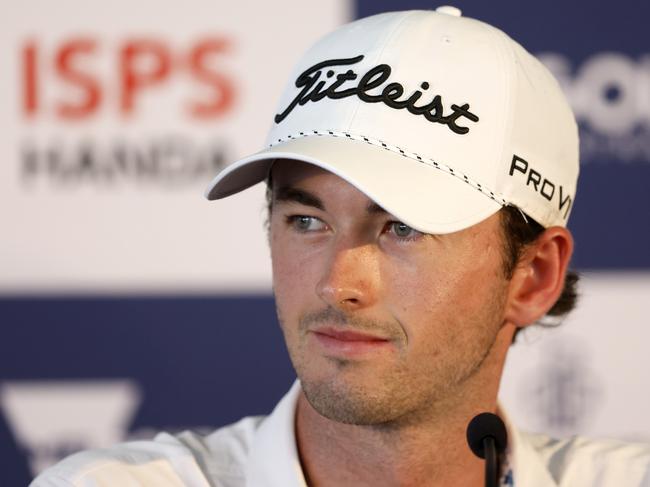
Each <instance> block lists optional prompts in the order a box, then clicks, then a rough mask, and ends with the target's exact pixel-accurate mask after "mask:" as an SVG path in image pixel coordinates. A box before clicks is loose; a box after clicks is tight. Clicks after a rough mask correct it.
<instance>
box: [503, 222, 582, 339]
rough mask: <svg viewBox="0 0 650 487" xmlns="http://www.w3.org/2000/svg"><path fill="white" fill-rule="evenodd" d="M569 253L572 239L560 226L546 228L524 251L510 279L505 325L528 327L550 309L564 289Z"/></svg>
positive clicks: (571, 251)
mask: <svg viewBox="0 0 650 487" xmlns="http://www.w3.org/2000/svg"><path fill="white" fill-rule="evenodd" d="M572 253H573V237H572V236H571V233H570V232H569V231H568V230H567V229H566V228H563V227H551V228H548V229H546V230H545V231H544V233H542V234H541V235H540V236H539V237H538V238H537V240H536V241H535V242H533V243H532V244H530V245H529V246H528V247H527V248H526V249H525V251H524V253H523V255H522V256H521V258H520V259H519V262H518V264H517V266H516V268H515V271H514V273H513V276H512V279H511V280H510V286H509V291H508V303H507V305H506V313H505V320H506V321H507V322H510V323H513V324H514V325H516V326H517V327H523V326H526V325H530V324H532V323H534V322H536V321H537V320H539V319H540V318H542V317H543V316H544V315H545V314H546V313H547V312H548V310H550V309H551V308H552V307H553V305H554V304H555V302H556V301H557V299H558V298H559V297H560V294H561V293H562V289H563V288H564V276H565V275H566V270H567V267H568V265H569V260H570V259H571V254H572Z"/></svg>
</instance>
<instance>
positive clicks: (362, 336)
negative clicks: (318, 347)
mask: <svg viewBox="0 0 650 487" xmlns="http://www.w3.org/2000/svg"><path fill="white" fill-rule="evenodd" d="M314 333H316V334H317V335H324V336H326V337H329V338H333V339H335V340H340V341H343V342H386V341H388V340H386V339H385V338H381V337H378V336H374V335H369V334H366V333H362V332H358V331H350V330H335V329H330V328H324V329H320V330H317V331H315V332H314Z"/></svg>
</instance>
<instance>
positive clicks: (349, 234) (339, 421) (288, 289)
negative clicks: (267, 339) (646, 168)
mask: <svg viewBox="0 0 650 487" xmlns="http://www.w3.org/2000/svg"><path fill="white" fill-rule="evenodd" d="M268 142H269V147H268V148H267V149H265V150H264V151H262V152H260V153H257V154H255V155H252V156H250V157H248V158H245V159H243V160H241V161H239V162H237V163H235V164H233V165H231V166H230V167H228V168H227V169H226V170H225V171H223V172H222V173H221V174H220V175H218V176H217V177H216V179H215V180H214V181H213V182H212V184H211V186H210V188H209V190H208V193H207V195H208V198H210V199H216V198H222V197H225V196H228V195H230V194H233V193H236V192H238V191H241V190H243V189H245V188H248V187H250V186H252V185H254V184H256V183H259V182H262V181H266V182H267V184H268V188H269V190H268V196H269V212H270V218H269V242H270V246H271V256H272V261H273V278H274V280H273V282H274V292H275V297H276V302H277V311H278V317H279V321H280V323H281V326H282V331H283V333H284V336H285V340H286V343H287V347H288V350H289V354H290V356H291V360H292V362H293V364H294V367H295V369H296V372H297V375H298V379H299V381H298V382H296V384H294V386H293V388H292V389H291V391H290V392H289V393H288V394H287V396H285V398H284V399H283V400H282V401H281V402H280V403H279V404H278V406H277V407H276V409H275V410H274V411H273V413H272V414H271V415H270V416H269V417H267V418H245V419H243V420H241V421H240V422H239V423H237V424H235V425H232V426H228V427H225V428H222V429H219V430H217V431H216V432H214V433H213V434H211V435H209V436H207V437H200V436H197V435H194V434H191V433H185V434H181V435H179V436H178V437H172V436H170V435H166V434H161V435H159V436H158V437H157V438H156V439H155V440H154V441H152V442H139V443H131V444H125V445H120V446H118V447H115V448H113V449H109V450H103V451H100V452H85V453H81V454H77V455H75V456H73V457H71V458H69V459H67V460H65V461H64V462H62V463H61V464H59V465H58V466H56V467H54V468H52V469H50V470H49V471H48V472H46V473H45V474H43V475H42V476H41V477H39V478H38V479H37V480H36V481H35V482H34V484H33V485H34V486H35V487H45V486H63V485H66V486H70V485H74V486H95V485H116V486H122V487H128V486H136V485H137V486H140V485H151V486H159V487H164V486H172V485H173V486H178V485H188V486H206V487H207V486H213V487H214V486H244V485H246V486H255V487H257V486H277V487H290V486H301V485H302V486H304V485H311V486H382V485H386V486H397V485H399V486H411V485H413V486H443V485H444V486H448V485H453V486H477V485H483V483H484V462H483V460H480V459H479V458H477V457H476V456H475V455H474V454H473V453H472V452H471V451H470V449H469V447H468V445H467V440H466V429H467V425H468V423H469V422H470V420H471V419H472V418H473V417H474V416H476V415H477V414H479V413H481V412H496V413H498V414H500V415H503V412H502V411H499V409H498V407H497V392H498V388H499V381H500V378H501V374H502V369H503V364H504V361H505V357H506V354H507V351H508V349H509V346H510V344H511V343H512V341H513V338H514V336H515V333H516V332H517V330H518V329H520V328H522V327H525V326H528V325H530V324H531V323H534V322H536V321H537V320H539V319H540V318H542V317H543V316H544V315H546V314H547V313H548V312H551V313H558V312H560V313H561V312H563V311H566V310H567V309H569V308H570V307H571V306H572V302H571V299H572V289H571V286H572V284H573V283H574V282H573V280H570V282H569V284H568V285H567V283H566V279H565V276H566V272H567V265H568V262H569V259H570V257H571V252H572V249H573V242H572V238H571V235H570V233H569V232H568V230H567V229H566V222H567V219H568V217H569V213H570V210H571V207H572V205H573V201H574V197H575V190H576V180H577V175H578V139H577V128H576V124H575V120H574V118H573V115H572V113H571V110H570V109H569V106H568V105H567V103H566V100H565V99H564V97H563V96H562V94H561V92H560V89H559V87H558V85H557V83H556V81H555V80H554V79H553V78H552V76H551V75H550V74H549V72H548V71H547V70H546V69H545V68H544V67H543V66H542V65H541V64H540V63H539V62H538V61H537V60H536V59H535V58H533V57H532V56H531V55H530V54H529V53H527V52H526V51H525V50H524V49H523V48H522V47H521V46H519V45H518V44H516V43H515V42H514V41H512V40H511V39H510V38H508V37H507V36H506V35H505V34H503V33H502V32H500V31H499V30H497V29H495V28H493V27H491V26H488V25H486V24H484V23H481V22H478V21H476V20H472V19H468V18H463V17H462V16H461V15H460V12H459V11H458V10H457V9H454V8H451V7H443V8H440V9H438V10H437V11H436V12H428V11H426V12H425V11H411V12H398V13H389V14H383V15H378V16H374V17H369V18H366V19H362V20H360V21H357V22H354V23H352V24H349V25H346V26H344V27H342V28H341V29H339V30H337V31H336V32H334V33H332V34H330V35H329V36H327V37H325V38H324V39H323V40H321V41H320V42H319V43H317V44H316V45H315V46H314V47H313V48H312V49H311V50H310V51H308V52H307V54H306V55H305V56H304V58H303V59H302V60H301V61H300V63H299V64H298V66H297V68H296V71H295V73H294V74H293V75H292V77H291V81H290V84H289V86H288V88H287V90H286V91H285V94H284V96H283V98H282V100H281V102H280V106H279V109H278V112H277V115H276V116H275V120H274V125H273V128H272V130H271V133H270V135H269V141H268ZM507 427H508V446H507V448H506V449H505V451H504V452H502V453H501V455H500V463H501V475H500V483H501V485H516V486H524V487H532V486H556V485H563V486H569V485H570V486H572V487H575V486H592V485H612V486H619V485H625V486H632V485H650V448H648V447H646V446H643V445H626V444H620V443H617V442H607V441H598V442H596V441H587V440H583V439H574V440H570V441H554V440H551V439H549V438H546V437H544V436H535V435H526V434H523V433H520V432H518V431H517V430H516V428H514V426H513V425H511V424H508V425H507Z"/></svg>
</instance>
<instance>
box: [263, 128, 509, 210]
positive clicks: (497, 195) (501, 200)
mask: <svg viewBox="0 0 650 487" xmlns="http://www.w3.org/2000/svg"><path fill="white" fill-rule="evenodd" d="M310 132H311V133H308V134H305V133H304V132H299V135H297V136H296V135H287V136H286V138H285V139H284V140H283V139H281V138H279V139H278V141H277V142H276V143H271V144H269V147H273V146H274V145H276V144H280V143H282V142H286V141H287V140H289V139H296V138H300V137H309V136H310V135H317V136H323V135H325V136H327V135H330V136H332V137H346V138H348V139H353V140H358V141H359V142H365V143H367V144H370V145H374V146H376V147H380V148H382V149H386V150H388V151H391V152H394V153H395V154H398V155H401V156H404V157H408V158H409V159H412V160H414V161H416V162H420V163H422V164H426V165H427V166H429V167H434V168H436V169H439V170H441V171H444V172H446V173H448V174H449V175H451V176H453V177H455V178H456V179H458V180H460V181H462V182H464V183H466V184H468V185H470V186H471V187H472V188H474V189H475V190H477V191H480V192H481V193H483V194H484V195H485V196H487V197H488V198H490V199H491V200H493V201H495V202H496V203H498V204H500V205H501V206H505V205H507V204H508V201H507V200H506V199H505V198H504V197H503V196H502V195H501V194H500V193H495V192H494V191H491V190H489V189H488V188H486V187H485V186H484V185H481V184H480V183H478V182H476V181H474V180H473V179H472V178H470V177H469V176H467V175H466V174H463V173H462V172H460V171H458V170H457V169H453V168H451V167H449V166H447V165H446V164H442V163H440V162H437V161H434V160H433V159H430V158H428V157H422V156H420V155H419V154H416V153H415V152H408V151H406V150H404V149H402V148H400V147H398V146H396V145H392V144H387V143H386V142H383V141H381V140H379V139H373V138H370V137H367V136H365V135H355V134H351V133H349V132H338V131H334V130H324V131H320V130H311V131H310Z"/></svg>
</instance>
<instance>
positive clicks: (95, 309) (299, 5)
mask: <svg viewBox="0 0 650 487" xmlns="http://www.w3.org/2000/svg"><path fill="white" fill-rule="evenodd" d="M455 5H456V6H457V7H459V8H461V9H462V10H463V13H464V15H467V16H469V17H475V18H478V19H481V20H485V21H487V22H489V23H491V24H493V25H496V26H497V27H500V28H502V29H503V30H505V31H506V32H508V33H509V34H510V35H511V36H512V37H513V38H515V39H516V40H518V41H519V42H521V43H522V44H523V45H524V46H526V48H527V49H529V50H530V51H531V52H533V53H534V54H536V55H538V56H539V57H540V59H541V60H542V61H543V62H544V63H545V64H546V65H547V66H548V67H549V68H550V69H551V70H552V71H553V72H554V73H555V75H556V76H557V77H558V78H559V80H560V82H561V85H562V87H563V89H564V90H565V92H566V94H567V96H568V98H569V101H570V103H571V104H572V106H573V108H574V110H575V113H576V115H577V117H578V121H579V124H580V135H581V181H580V184H579V187H578V193H577V199H576V203H575V208H574V210H573V213H572V217H571V218H572V221H571V223H570V228H571V230H572V231H573V233H574V236H575V240H576V253H575V256H574V260H573V267H574V268H576V269H577V270H578V271H580V272H581V273H582V274H583V275H582V282H581V287H580V294H581V296H580V299H581V302H580V304H579V308H578V309H577V310H576V312H575V313H573V314H572V315H571V316H570V317H568V318H567V319H566V320H565V321H564V322H563V323H561V324H559V326H557V327H552V328H551V327H549V328H543V327H535V328H532V329H530V330H527V331H526V332H525V333H523V334H522V335H521V336H520V337H519V338H518V340H517V343H516V344H515V345H513V347H512V350H511V353H510V355H509V357H508V361H507V364H506V371H505V375H504V379H503V384H502V389H501V402H502V403H503V405H504V407H505V409H506V410H507V411H508V412H509V414H510V416H511V417H512V418H513V420H514V421H515V423H516V424H518V425H519V426H521V427H522V428H524V429H528V430H533V431H545V432H549V433H551V434H554V435H558V436H567V435H572V434H586V435H591V436H608V437H616V438H622V439H635V440H645V441H648V440H650V425H648V422H647V421H646V420H645V411H647V410H648V409H649V408H650V394H649V393H648V392H646V389H647V380H646V379H645V377H644V372H645V371H646V370H649V369H650V359H649V358H648V357H649V356H650V355H649V354H648V352H647V344H648V343H650V329H648V326H647V316H646V315H647V311H646V308H645V300H647V299H648V297H649V296H650V253H649V252H648V249H649V248H650V225H649V224H648V223H650V222H649V216H648V215H649V214H650V192H649V191H647V189H646V186H647V182H648V181H649V180H650V38H649V37H648V35H647V26H646V23H647V19H648V18H650V3H648V2H641V1H639V0H621V2H619V3H618V4H617V6H616V8H613V7H612V5H611V3H606V2H600V1H599V2H590V1H587V0H580V1H576V2H570V3H562V4H561V5H560V4H557V5H556V4H554V3H553V2H538V3H527V4H526V5H525V6H524V5H522V3H521V2H516V1H515V0H502V1H499V2H481V1H479V0H459V1H458V2H457V3H456V4H455ZM437 6H438V5H435V4H431V2H429V1H424V0H422V1H416V0H408V1H400V2H398V1H397V0H385V1H381V0H372V1H370V0H356V1H353V0H336V1H329V2H301V1H299V0H279V1H276V2H257V1H253V0H243V1H239V2H230V1H226V0H219V1H216V2H215V1H208V0H188V1H186V2H180V1H179V0H157V1H153V0H138V1H137V2H132V1H130V2H128V1H126V0H115V1H113V2H105V3H97V2H84V1H81V0H63V1H59V2H53V3H47V2H40V1H37V0H25V1H23V2H20V3H16V4H15V5H9V4H8V3H7V2H5V4H3V5H2V6H0V13H1V14H2V15H0V27H1V29H0V39H1V40H2V42H0V52H1V53H2V55H1V56H0V70H1V72H2V73H4V76H2V77H0V102H1V104H2V106H3V107H5V110H3V111H2V112H0V123H1V125H2V127H3V131H2V135H1V136H0V156H1V159H0V160H2V163H1V164H0V194H1V195H2V196H0V198H2V205H0V218H1V220H0V221H1V222H2V225H3V232H2V238H1V239H0V269H1V271H0V317H1V320H2V330H3V339H2V340H0V458H2V467H3V468H1V469H0V485H2V486H5V485H6V486H12V487H13V486H23V485H26V484H27V483H28V482H29V480H30V479H31V478H32V477H33V476H34V475H35V474H36V473H38V472H39V471H41V470H42V469H43V468H45V467H46V466H48V465H50V464H52V463H54V462H56V461H57V460H58V459H60V458H62V457H63V456H65V455H68V454H70V453H72V452H74V451H78V450H79V449H83V448H93V447H101V446H105V445H108V444H112V443H115V442H118V441H123V440H126V439H135V438H151V437H152V435H153V434H154V432H155V431H159V430H161V429H162V430H166V431H170V432H178V431H180V430H183V429H195V430H205V431H208V430H211V429H214V428H215V427H218V426H220V425H224V424H227V423H230V422H233V421H235V420H237V419H239V418H240V417H242V416H244V415H251V414H265V413H268V412H269V411H270V410H271V408H272V407H273V405H274V404H275V402H276V401H277V400H278V399H279V398H280V397H281V396H282V395H283V394H284V392H285V391H286V390H287V389H288V387H289V386H290V384H291V382H292V381H293V379H294V373H293V370H292V368H291V365H290V363H289V360H288V358H287V356H286V350H285V347H284V344H283V339H282V336H281V333H280V331H279V329H278V325H277V320H276V317H275V310H274V304H273V299H272V296H271V277H270V262H269V252H268V246H267V241H266V234H265V219H266V215H265V203H264V188H263V187H262V185H258V186H257V187H255V188H253V189H251V190H249V191H246V192H243V193H241V194H239V195H237V196H234V197H232V198H229V199H226V200H223V201H219V202H216V203H208V202H207V201H206V200H204V198H203V196H202V192H203V189H204V188H205V187H206V185H207V183H208V182H209V181H210V179H211V178H212V177H213V176H214V175H215V174H216V172H217V171H218V170H219V169H220V168H222V167H224V166H225V165H226V164H228V163H229V162H231V161H233V160H235V159H236V158H238V157H240V156H242V155H244V154H247V153H252V152H254V151H257V150H258V149H260V148H261V147H262V144H263V142H264V138H265V134H266V131H267V129H268V127H269V126H270V124H271V121H272V116H273V114H274V113H275V108H276V103H277V101H278V99H279V96H280V93H281V90H282V87H283V85H284V83H285V82H286V80H287V76H288V74H289V72H290V70H291V66H292V65H293V63H294V62H296V61H297V59H298V57H299V56H300V54H301V53H302V52H303V51H304V50H305V49H306V47H308V46H309V45H310V44H311V43H312V42H313V41H314V40H315V39H317V38H318V37H320V36H321V35H322V34H324V33H325V32H328V31H329V30H331V29H333V28H335V27H336V26H338V25H340V24H342V23H344V22H346V21H348V20H351V19H353V18H355V17H361V16H366V15H370V14H374V13H379V12H383V11H389V10H397V9H404V8H419V9H431V8H435V7H437Z"/></svg>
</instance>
